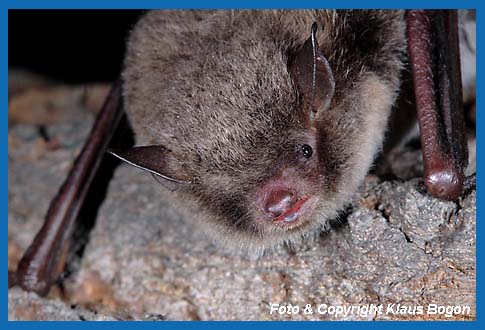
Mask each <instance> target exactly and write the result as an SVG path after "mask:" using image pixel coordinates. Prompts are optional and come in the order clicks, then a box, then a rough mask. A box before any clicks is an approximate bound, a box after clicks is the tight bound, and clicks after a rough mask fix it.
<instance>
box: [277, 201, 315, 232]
mask: <svg viewBox="0 0 485 330" xmlns="http://www.w3.org/2000/svg"><path fill="white" fill-rule="evenodd" d="M309 199H310V196H304V197H302V198H301V199H300V200H299V201H298V202H296V203H295V205H293V207H291V208H290V209H289V210H286V211H285V212H283V213H282V214H280V215H279V216H278V217H276V218H273V220H272V222H273V223H277V224H279V225H283V226H294V225H295V224H296V223H297V222H298V220H299V219H300V218H301V215H302V213H304V211H305V209H306V207H304V206H305V204H306V202H307V201H308V200H309Z"/></svg>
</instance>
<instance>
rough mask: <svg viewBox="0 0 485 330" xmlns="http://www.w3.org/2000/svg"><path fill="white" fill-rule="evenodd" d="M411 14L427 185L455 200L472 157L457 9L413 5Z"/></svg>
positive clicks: (412, 57) (409, 28) (411, 44)
mask: <svg viewBox="0 0 485 330" xmlns="http://www.w3.org/2000/svg"><path fill="white" fill-rule="evenodd" d="M406 20H407V38H408V49H409V58H410V62H411V68H412V74H413V80H414V90H415V96H416V108H417V112H418V119H419V126H420V130H421V143H422V152H423V162H424V181H425V185H426V188H427V189H428V191H429V192H430V193H431V194H432V195H434V196H436V197H438V198H442V199H446V200H455V199H457V198H458V197H459V196H460V195H461V192H462V189H463V181H464V169H465V168H466V166H467V162H468V152H467V145H466V136H465V125H464V119H463V104H462V88H461V76H460V57H459V48H458V31H457V15H456V11H453V10H440V11H426V10H410V11H408V12H407V18H406Z"/></svg>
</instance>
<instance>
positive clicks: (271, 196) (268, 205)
mask: <svg viewBox="0 0 485 330" xmlns="http://www.w3.org/2000/svg"><path fill="white" fill-rule="evenodd" d="M297 201H298V198H297V196H296V194H295V193H294V192H292V191H290V190H288V189H281V188H278V189H274V190H271V191H269V192H268V194H267V195H266V198H265V199H264V201H263V210H264V212H265V213H266V214H269V215H271V216H272V217H274V218H275V217H277V216H279V215H281V214H282V213H284V212H285V211H288V210H289V209H291V208H292V207H293V205H295V203H296V202H297Z"/></svg>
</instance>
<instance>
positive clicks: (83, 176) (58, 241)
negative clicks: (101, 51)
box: [9, 80, 123, 295]
mask: <svg viewBox="0 0 485 330" xmlns="http://www.w3.org/2000/svg"><path fill="white" fill-rule="evenodd" d="M120 98H121V81H120V80H118V81H117V82H116V83H115V84H114V85H113V88H112V90H111V92H110V95H109V96H108V98H107V100H106V102H105V104H104V106H103V108H102V110H101V112H100V113H99V114H98V117H97V118H96V122H95V124H94V127H93V129H92V131H91V133H90V135H89V138H88V140H87V141H86V143H85V145H84V147H83V149H82V151H81V153H80V154H79V155H78V157H77V158H76V160H75V161H74V164H73V166H72V168H71V170H70V172H69V174H68V176H67V178H66V180H65V181H64V183H63V185H62V186H61V188H60V190H59V192H58V193H57V195H56V197H55V198H54V199H53V200H52V202H51V204H50V206H49V210H48V212H47V215H46V218H45V221H44V225H43V226H42V228H41V229H40V231H39V232H38V233H37V235H36V236H35V238H34V240H33V242H32V244H31V245H30V246H29V248H28V250H27V251H26V252H25V254H24V256H23V257H22V259H21V260H20V262H19V265H18V269H17V273H16V278H12V279H10V277H11V276H9V282H10V283H11V284H18V285H20V286H21V287H22V288H23V289H24V290H27V291H34V292H36V293H38V294H39V295H46V294H47V293H48V292H49V289H50V287H51V285H52V283H53V282H54V281H55V279H56V277H57V275H58V274H59V273H60V272H61V271H62V270H63V268H64V264H65V259H66V256H67V252H68V248H69V241H70V238H71V235H72V231H73V227H74V223H75V220H76V218H77V215H78V213H79V210H80V208H81V206H82V203H83V201H84V199H85V197H86V193H87V191H88V189H89V187H90V185H91V182H92V179H93V177H94V176H95V174H96V170H97V168H98V167H99V164H100V162H101V160H102V158H103V156H104V154H105V150H106V148H107V147H108V144H109V143H110V141H111V138H112V136H113V134H114V132H115V130H116V128H117V126H118V124H119V122H120V119H121V118H122V115H123V111H122V109H121V104H120V103H121V102H120Z"/></svg>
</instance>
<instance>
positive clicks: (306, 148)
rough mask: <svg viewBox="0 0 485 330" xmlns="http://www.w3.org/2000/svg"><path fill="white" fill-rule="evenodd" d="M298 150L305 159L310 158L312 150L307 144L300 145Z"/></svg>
mask: <svg viewBox="0 0 485 330" xmlns="http://www.w3.org/2000/svg"><path fill="white" fill-rule="evenodd" d="M300 150H301V153H302V155H303V157H305V158H310V157H311V156H312V155H313V149H312V147H310V146H309V145H308V144H304V145H302V146H301V149H300Z"/></svg>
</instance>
